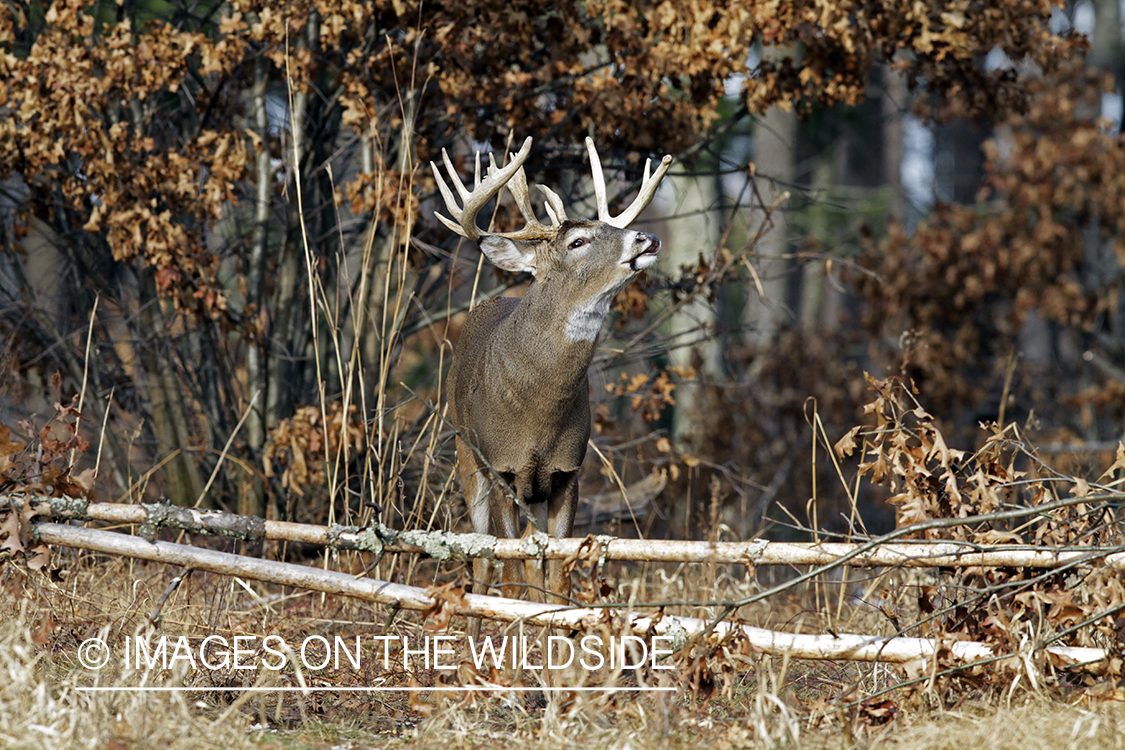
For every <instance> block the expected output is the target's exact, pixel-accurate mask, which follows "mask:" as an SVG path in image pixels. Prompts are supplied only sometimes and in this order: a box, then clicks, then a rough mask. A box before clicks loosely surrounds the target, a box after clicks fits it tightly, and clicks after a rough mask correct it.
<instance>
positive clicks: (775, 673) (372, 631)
mask: <svg viewBox="0 0 1125 750" xmlns="http://www.w3.org/2000/svg"><path fill="white" fill-rule="evenodd" d="M54 555H55V560H54V561H53V562H52V565H51V566H50V567H51V568H52V572H51V573H49V574H48V573H42V572H40V573H32V572H30V571H28V570H27V569H26V568H24V567H21V566H17V565H16V564H13V563H12V562H9V563H8V564H6V565H3V566H0V584H2V585H3V587H4V591H5V596H3V597H0V747H4V748H59V749H60V750H62V749H69V748H91V749H92V750H126V749H128V750H132V749H134V748H138V749H139V748H160V750H180V748H212V747H213V748H242V747H254V748H273V747H279V748H282V747H283V748H326V749H327V748H356V749H357V750H359V749H361V748H381V749H383V750H390V749H393V748H425V749H430V748H432V749H433V750H453V748H477V747H492V746H496V745H497V744H503V746H504V747H505V748H506V750H523V749H524V748H527V749H528V750H531V749H533V748H557V747H590V748H595V747H596V748H621V749H625V748H630V749H635V750H645V749H646V748H699V747H708V748H714V749H715V750H727V749H728V748H730V749H734V748H774V747H788V748H868V747H887V748H917V749H919V750H921V749H923V748H925V749H929V748H934V749H935V750H936V749H937V748H957V749H959V750H962V749H969V748H1013V749H1018V750H1037V749H1039V748H1043V749H1047V748H1051V749H1055V748H1084V749H1085V748H1125V703H1123V702H1121V701H1120V691H1119V690H1116V689H1113V688H1112V687H1106V686H1097V685H1095V687H1094V688H1092V689H1091V688H1088V687H1087V688H1086V689H1082V690H1079V689H1077V688H1075V687H1066V686H1065V685H1064V684H1063V683H1062V681H1060V680H1054V679H1052V678H1051V677H1050V676H1049V675H1040V678H1039V680H1038V681H1037V682H1036V684H1029V681H1028V679H1027V678H1026V675H1024V676H1023V678H1020V677H1018V676H1013V677H1011V678H1000V679H997V678H996V676H995V675H992V676H988V675H979V674H978V675H976V676H975V677H974V675H971V674H970V675H966V676H965V677H964V679H959V680H956V681H950V680H945V681H943V680H936V681H931V682H929V683H927V682H925V681H922V682H920V683H914V684H913V685H908V686H905V687H900V688H895V687H894V686H895V685H896V684H899V683H900V682H903V681H905V679H906V676H907V675H906V673H905V672H904V671H903V670H901V669H899V668H897V667H893V666H888V665H872V664H857V663H849V662H826V661H821V662H813V661H798V660H794V661H790V662H784V661H782V660H779V659H776V658H773V659H771V658H768V657H762V656H758V655H753V654H741V655H739V654H738V653H728V654H726V655H725V656H724V655H722V654H714V655H712V658H709V659H703V660H698V661H696V662H694V663H693V664H692V665H691V666H690V668H685V667H684V666H683V665H682V664H681V665H680V666H679V667H678V669H677V670H673V671H672V672H671V673H662V674H668V675H669V676H667V677H665V676H662V674H658V673H657V672H655V671H653V670H647V671H645V672H643V673H642V672H636V673H630V672H629V671H627V670H626V671H625V672H620V671H619V672H617V673H613V674H609V675H608V677H606V676H604V675H603V676H602V677H601V678H599V681H598V684H599V685H600V686H602V687H606V686H608V687H614V688H620V689H619V690H616V691H614V692H576V691H561V692H558V693H554V694H551V696H550V697H549V698H548V697H545V696H544V694H543V693H542V692H541V691H538V690H532V691H530V692H520V693H505V694H499V695H498V694H494V693H485V692H476V693H465V692H454V691H449V692H429V691H426V690H424V688H431V687H445V688H452V687H456V686H457V685H458V684H463V683H464V682H465V681H466V680H468V681H474V680H475V682H476V684H479V683H480V681H481V679H480V678H481V677H482V675H481V674H480V672H479V671H478V672H474V671H473V670H471V669H469V668H468V663H465V664H462V665H460V668H459V671H455V672H452V673H441V672H439V671H435V670H433V669H426V668H425V665H420V664H418V662H417V660H418V659H420V658H421V657H419V656H417V655H415V656H414V657H413V658H414V659H415V662H413V663H411V668H410V669H403V666H404V665H403V662H402V661H401V659H402V658H403V655H402V652H401V643H408V644H409V639H416V640H415V641H414V643H415V644H417V643H422V642H424V641H425V638H426V636H427V635H429V636H435V635H446V636H451V637H452V640H451V643H453V644H457V643H458V642H459V641H460V642H463V638H464V628H465V624H466V623H465V622H464V620H463V618H460V617H452V618H450V619H448V620H446V621H444V622H442V623H440V624H441V625H442V627H441V628H440V629H434V623H433V622H430V623H429V628H430V629H429V630H426V629H424V623H423V621H422V620H421V619H420V618H419V617H417V616H416V615H413V614H405V613H397V612H392V611H391V610H390V609H388V608H386V607H381V606H375V605H371V604H369V603H367V602H361V601H355V600H350V599H344V598H340V597H325V596H321V595H319V594H311V593H308V592H302V591H296V590H285V591H282V590H280V589H278V588H276V587H273V588H271V587H269V586H263V585H261V584H258V583H256V582H252V581H242V580H238V579H234V578H231V577H223V576H217V575H212V574H206V573H200V572H196V573H194V574H193V575H191V576H190V577H188V578H187V579H186V580H185V581H184V582H183V583H182V584H181V585H180V586H179V587H178V588H176V589H175V590H174V591H172V592H171V593H170V594H169V595H168V596H167V598H166V599H165V600H164V601H163V604H162V605H161V609H160V617H159V619H158V621H157V626H156V628H155V629H153V630H151V631H149V632H150V633H151V636H150V638H151V637H155V638H159V636H161V635H164V636H167V644H168V645H167V651H166V652H164V654H163V655H161V656H160V657H159V658H158V657H157V656H155V654H156V650H155V647H154V649H153V651H152V652H151V653H146V654H139V653H138V652H137V651H136V645H135V644H136V636H137V635H138V634H140V633H143V632H145V631H146V628H147V621H148V616H149V613H150V612H152V611H153V609H154V608H155V607H156V606H158V603H160V601H161V598H162V597H163V596H164V595H165V594H166V593H168V591H169V583H170V582H171V580H172V578H173V576H175V575H177V573H179V571H175V570H170V569H168V568H166V567H161V566H157V565H154V564H146V563H144V564H143V563H136V562H131V561H123V560H119V559H111V558H107V557H105V556H100V555H93V554H89V553H76V552H74V551H71V550H56V551H55V553H54ZM701 567H703V566H696V567H695V568H692V567H691V566H669V567H667V568H661V567H659V566H657V567H655V568H647V569H645V570H641V571H638V570H637V569H633V568H628V569H626V568H621V569H618V570H616V571H611V573H610V576H609V583H610V584H611V585H615V586H618V587H621V588H624V589H628V588H629V587H630V586H633V587H635V586H636V585H637V576H638V575H641V574H643V575H645V576H647V577H648V578H649V581H648V585H649V587H650V588H649V589H648V590H647V593H648V595H649V596H660V595H665V596H671V595H674V594H676V593H677V592H678V593H679V594H680V595H681V596H682V595H683V592H684V591H686V590H693V591H702V592H705V593H706V594H708V595H713V594H715V593H716V592H720V591H722V590H724V589H726V590H728V593H729V594H731V595H732V596H733V595H737V594H738V593H739V590H738V587H739V586H740V585H742V584H741V583H740V582H739V581H738V580H737V579H735V578H733V577H726V576H724V575H722V574H720V575H716V572H715V571H714V570H709V571H706V572H700V568H701ZM438 572H439V571H438V570H437V569H436V568H434V569H428V568H426V567H425V566H422V567H420V568H418V569H417V571H416V574H417V578H419V579H421V580H423V581H424V580H425V579H426V578H427V577H429V579H430V580H431V581H432V580H434V579H435V578H436V577H437V573H438ZM449 572H450V571H445V572H444V575H448V573H449ZM454 572H455V571H454ZM615 579H616V580H615ZM415 582H417V580H416V581H415ZM708 589H710V590H708ZM633 590H634V591H635V590H636V589H635V588H634V589H633ZM854 590H855V589H854V588H850V589H849V591H854ZM862 599H863V597H862V596H856V595H855V594H849V595H848V598H847V599H845V600H843V601H838V602H836V604H831V603H827V604H828V605H829V606H826V600H825V599H824V594H823V591H818V590H817V589H816V588H811V589H808V590H806V591H805V592H803V593H800V594H794V595H793V596H792V597H790V598H789V599H787V600H785V601H783V602H780V603H778V602H774V603H772V604H770V605H769V606H765V605H755V606H754V608H752V609H751V610H750V611H748V612H747V611H745V610H744V611H742V612H741V613H740V614H741V615H742V617H743V619H744V620H746V621H748V622H752V623H753V624H762V625H765V626H772V627H786V628H787V629H790V630H802V629H804V630H806V631H810V632H812V631H813V630H814V629H815V628H817V627H818V626H819V627H827V628H828V629H830V630H831V629H833V628H839V629H845V628H846V629H847V631H850V632H877V631H879V630H880V628H881V627H883V626H882V625H881V620H883V619H885V617H883V616H882V615H881V614H880V612H879V610H878V609H877V608H874V607H870V606H864V605H863V604H862ZM431 619H432V618H431ZM884 629H885V628H884ZM847 631H844V630H841V632H847ZM482 634H490V635H499V630H498V626H496V625H495V624H493V623H486V624H485V627H484V629H483V630H482ZM269 635H273V636H276V637H277V639H278V640H275V641H274V643H275V644H277V643H280V642H282V641H284V643H286V644H288V645H289V646H293V644H301V643H304V642H306V641H307V639H309V638H310V637H312V638H313V641H314V646H315V645H316V643H323V642H320V641H316V638H317V637H318V636H324V637H326V638H328V639H333V640H334V639H335V637H336V636H340V637H341V638H342V640H343V642H344V643H347V644H352V643H354V642H355V638H356V637H357V636H359V638H360V640H361V641H362V643H363V646H362V651H363V657H364V658H363V660H362V663H361V664H360V665H358V666H356V665H355V664H352V663H349V662H348V661H347V660H346V659H345V660H344V661H343V663H339V664H329V665H328V666H327V667H325V668H315V667H313V668H308V667H307V664H308V660H306V661H305V664H306V668H305V669H303V670H302V669H298V668H297V667H296V666H293V665H296V664H297V663H298V660H297V658H296V656H297V654H296V653H295V651H290V652H288V653H289V654H290V655H291V656H293V657H294V659H293V661H292V662H290V663H289V665H288V666H287V667H286V668H283V669H279V670H270V669H268V668H267V669H263V668H262V667H261V664H263V663H265V662H264V661H258V662H256V663H257V664H258V666H257V667H256V668H255V667H251V668H249V669H241V670H240V669H235V668H233V665H232V663H227V664H226V665H225V666H224V665H222V664H221V661H220V656H221V655H222V654H223V653H227V654H232V653H233V649H234V648H235V647H236V646H238V645H239V643H241V644H248V645H247V646H246V650H245V651H244V652H243V653H244V654H245V655H244V657H243V658H244V659H248V660H249V661H250V662H254V660H255V659H259V658H260V657H262V656H270V654H268V653H266V652H264V651H263V650H262V649H261V647H260V645H261V643H262V642H263V641H262V639H264V638H265V637H266V636H269ZM372 635H393V636H394V638H395V639H396V640H394V641H391V642H390V643H391V644H392V645H391V646H389V647H388V646H387V645H386V644H387V643H388V641H386V640H384V641H378V640H374V639H372ZM182 636H183V637H186V638H185V639H184V640H183V643H182V644H181V637H182ZM208 636H213V637H216V638H217V640H213V641H212V642H211V644H210V645H211V646H212V649H211V651H209V652H208V657H207V658H209V659H211V662H209V663H208V664H207V665H206V666H205V665H203V664H200V663H198V662H197V661H196V660H198V659H201V658H202V657H201V656H200V654H201V653H202V652H201V651H200V650H198V649H199V646H200V644H201V643H202V642H203V639H205V638H207V637H208ZM235 637H241V638H243V639H245V640H243V641H241V642H239V643H236V642H235V641H234V639H235ZM91 638H99V639H101V640H102V641H104V642H105V643H106V644H107V645H108V646H109V649H110V651H109V652H108V658H109V661H108V663H107V664H106V665H105V666H104V667H102V668H100V669H98V670H94V669H91V668H88V666H89V665H88V663H87V666H85V667H84V666H83V661H82V660H83V659H89V658H90V652H83V651H82V649H80V646H81V645H82V644H83V643H85V642H87V641H88V640H89V639H91ZM402 639H407V640H405V641H404V640H402ZM153 642H154V641H152V640H150V641H149V642H148V643H153ZM184 644H186V645H184ZM223 644H226V645H228V646H229V647H230V649H231V650H230V651H227V652H223V651H222V650H221V649H218V650H216V647H217V646H220V645H223ZM255 644H257V645H258V648H257V650H255V648H254V646H255ZM409 647H410V648H415V647H416V646H414V645H411V646H409ZM129 649H133V650H132V651H130V650H129ZM177 649H179V650H177ZM388 649H389V650H388ZM278 651H281V649H278ZM142 658H152V659H157V662H158V663H156V666H154V667H153V668H148V667H145V666H141V667H138V664H137V661H138V660H139V659H142ZM235 658H237V656H236V657H235ZM276 658H278V659H280V654H279V655H278V656H277V657H276ZM130 660H132V661H130ZM314 661H315V660H314ZM453 661H454V662H456V661H457V659H456V658H454V659H453ZM532 661H534V660H532ZM165 666H166V667H167V668H163V667H165ZM239 666H247V665H246V664H240V665H239ZM431 666H432V665H431ZM211 667H215V668H211ZM603 672H604V670H603ZM484 676H485V677H487V678H488V680H489V681H491V682H499V681H502V680H503V676H502V674H500V673H496V672H492V673H489V674H486V675H484ZM572 676H573V675H572ZM564 682H565V678H564ZM661 685H663V686H671V687H672V688H674V689H671V690H668V691H667V692H641V691H638V690H637V689H636V688H638V687H643V686H649V687H652V686H661ZM252 686H257V687H260V688H263V690H261V691H259V692H247V691H243V690H241V688H246V687H252ZM302 686H305V687H312V688H320V691H319V692H301V691H299V690H296V688H299V687H302ZM94 687H97V688H102V689H103V690H101V691H91V690H89V688H94ZM139 687H148V688H156V687H159V688H182V687H191V688H195V690H194V691H191V692H188V691H183V690H178V689H169V690H160V691H158V690H143V691H142V690H137V689H136V688H139ZM279 687H285V688H289V690H288V691H281V690H279V689H278V688H279ZM370 687H381V688H388V690H386V691H385V692H361V691H357V690H355V688H370ZM349 688H350V689H351V690H350V691H349V690H347V689H349ZM406 689H410V690H412V691H410V692H408V691H407V690H406Z"/></svg>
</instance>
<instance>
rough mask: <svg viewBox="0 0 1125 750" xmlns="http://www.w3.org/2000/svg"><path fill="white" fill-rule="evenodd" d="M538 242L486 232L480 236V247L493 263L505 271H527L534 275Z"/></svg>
mask: <svg viewBox="0 0 1125 750" xmlns="http://www.w3.org/2000/svg"><path fill="white" fill-rule="evenodd" d="M536 244H538V243H535V242H524V241H523V240H513V239H510V238H508V237H501V236H499V235H496V234H486V235H484V236H483V237H481V238H480V249H481V251H482V252H483V253H484V256H485V257H486V258H488V259H489V260H490V261H492V265H494V266H496V267H497V268H503V269H504V270H505V271H512V272H514V273H520V272H522V271H527V272H528V273H530V274H532V275H534V274H535V245H536Z"/></svg>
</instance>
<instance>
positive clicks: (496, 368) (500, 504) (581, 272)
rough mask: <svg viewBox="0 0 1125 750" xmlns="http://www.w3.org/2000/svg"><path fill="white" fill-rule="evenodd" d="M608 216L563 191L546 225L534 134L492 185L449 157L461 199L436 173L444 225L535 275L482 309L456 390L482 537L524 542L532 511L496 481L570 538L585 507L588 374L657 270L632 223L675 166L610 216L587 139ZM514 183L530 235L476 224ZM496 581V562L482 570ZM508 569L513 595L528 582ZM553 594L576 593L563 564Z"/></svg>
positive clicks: (660, 171)
mask: <svg viewBox="0 0 1125 750" xmlns="http://www.w3.org/2000/svg"><path fill="white" fill-rule="evenodd" d="M586 148H587V151H588V152H589V154H590V167H591V172H592V175H593V180H594V195H595V197H596V199H597V205H598V218H597V219H596V220H593V221H585V220H580V219H570V218H568V217H567V215H566V210H565V209H564V207H563V203H562V200H561V199H560V198H559V196H558V195H557V194H556V193H555V192H553V191H552V190H550V189H549V188H546V187H544V186H542V185H539V186H537V187H538V189H539V190H540V191H541V192H542V194H543V196H544V199H545V211H546V213H547V216H548V217H549V221H550V224H549V225H548V224H542V223H540V222H539V220H538V219H537V218H536V216H535V210H534V208H533V207H532V204H531V198H530V196H529V194H528V186H527V179H526V177H525V175H524V171H523V164H524V162H525V161H526V160H527V157H528V155H529V154H530V152H531V139H530V138H528V139H527V140H526V141H524V143H523V146H522V147H521V148H520V150H519V152H517V153H515V154H512V155H511V158H510V161H509V162H508V164H507V165H506V166H504V167H503V168H501V167H499V166H497V164H496V161H495V159H493V158H492V157H491V156H490V157H489V165H488V168H487V170H486V174H485V176H484V178H483V179H482V178H481V169H480V155H479V154H478V155H477V160H476V170H475V175H474V180H473V189H472V190H469V189H468V188H466V187H465V185H464V183H462V182H461V179H460V178H459V177H458V176H457V173H456V171H455V169H454V167H453V164H452V163H451V162H450V160H449V157H448V155H447V154H446V153H445V151H442V160H443V161H444V163H445V168H446V171H447V173H448V176H449V182H450V183H451V184H452V185H453V188H454V189H455V190H456V193H457V195H456V196H455V195H454V193H453V190H451V189H450V187H449V184H447V183H446V181H445V179H444V178H443V177H442V174H441V171H440V170H439V169H438V167H437V165H436V164H431V166H432V167H433V171H434V177H435V178H436V180H437V184H438V189H439V191H440V192H441V195H442V197H443V198H444V199H445V205H446V209H447V210H448V211H449V214H450V216H451V217H452V219H450V218H447V217H445V216H442V215H441V214H437V218H438V219H439V220H440V221H441V222H442V223H443V224H445V226H447V227H449V228H450V229H451V230H452V231H454V232H456V233H457V234H459V235H461V236H462V237H465V238H467V239H469V240H473V241H475V242H477V243H478V244H479V245H480V248H481V250H482V251H483V252H484V254H485V256H486V257H487V258H488V259H489V260H490V261H491V262H492V263H493V264H494V265H496V266H498V267H500V268H503V269H505V270H508V271H516V272H520V271H527V272H529V273H531V274H532V275H533V276H534V277H535V280H534V281H533V282H532V284H531V286H530V287H529V288H528V290H527V293H526V294H525V295H524V297H523V299H522V300H520V299H513V298H506V297H501V298H496V299H492V300H490V301H488V302H486V303H483V304H481V305H478V306H477V307H476V308H475V309H474V310H473V311H472V312H471V313H470V314H469V317H468V318H467V320H466V322H465V326H464V328H463V329H462V333H461V339H460V341H459V342H458V344H457V350H456V353H455V356H454V362H453V366H452V368H451V370H450V374H449V381H448V387H447V395H448V400H449V406H450V414H451V419H452V422H453V424H454V426H455V427H456V429H457V432H458V435H457V470H458V474H459V476H460V480H461V486H462V489H463V490H464V492H465V497H466V501H467V503H468V505H469V509H470V512H471V515H472V518H473V526H474V528H475V530H476V531H477V532H479V533H492V534H495V535H498V536H506V537H515V536H518V534H519V530H518V522H519V508H518V507H517V506H516V504H515V503H514V502H513V501H512V499H511V497H510V496H509V495H507V494H506V493H505V492H504V491H503V490H502V486H501V483H500V482H499V481H497V479H500V480H503V482H504V483H505V484H507V485H509V486H510V487H511V489H512V490H513V491H514V493H515V495H516V497H518V498H519V500H520V501H521V504H523V505H524V506H525V507H526V508H527V509H528V511H529V515H530V516H531V517H532V519H533V522H534V523H535V525H536V526H537V527H538V529H539V530H540V531H549V533H551V534H552V535H553V536H556V537H564V536H569V535H570V533H571V530H572V527H573V522H574V512H575V509H576V508H577V504H578V470H579V467H580V465H581V463H582V459H583V458H584V457H585V454H586V443H587V441H588V440H589V437H590V403H589V382H588V380H587V370H588V368H589V366H590V361H591V358H592V356H593V351H594V344H595V342H596V340H597V336H598V334H599V332H600V331H601V327H602V323H603V322H604V320H605V317H606V315H607V314H608V313H609V308H610V304H611V303H612V301H613V298H614V296H616V294H617V293H618V292H619V291H620V290H621V289H622V288H623V287H624V286H625V285H626V284H628V283H629V281H630V280H632V279H633V278H634V277H635V276H636V275H637V274H638V273H640V272H641V271H642V270H644V269H646V268H648V267H650V266H651V265H652V264H653V263H655V262H656V259H657V253H658V252H659V250H660V240H659V239H657V238H656V237H655V236H654V235H652V234H648V233H644V232H637V231H634V230H631V229H629V228H628V226H629V224H631V223H632V222H633V221H635V220H636V218H637V217H638V216H639V215H640V213H641V212H642V211H643V210H644V209H645V207H646V206H647V205H648V204H649V202H651V201H652V198H653V196H654V195H655V194H656V189H657V187H658V186H659V185H660V181H661V180H662V179H663V177H664V174H665V173H666V172H667V171H668V167H669V166H670V165H671V162H672V157H670V156H665V157H664V158H663V160H662V161H661V162H660V164H659V166H658V167H657V169H656V172H655V173H652V172H651V171H650V168H651V162H646V163H645V172H644V178H643V180H642V182H641V188H640V192H639V193H638V195H637V197H636V199H635V200H634V201H633V202H632V204H630V205H629V207H628V208H626V209H625V210H624V211H623V212H622V213H620V214H619V215H618V216H611V215H610V211H609V203H608V201H607V198H606V184H605V177H604V175H603V174H602V168H601V162H600V160H599V159H598V153H597V150H596V149H595V148H594V143H593V141H592V140H591V139H589V138H587V139H586ZM504 187H507V189H508V191H509V192H510V193H511V194H512V197H513V198H514V199H515V202H516V206H517V207H518V208H519V211H520V213H521V214H522V215H523V218H524V221H525V226H524V228H523V229H520V230H518V231H515V232H486V231H482V230H481V229H480V227H479V226H478V225H477V221H476V217H477V214H478V213H479V212H480V210H481V209H482V208H483V207H484V205H485V204H486V203H488V201H489V200H491V199H492V198H493V197H495V196H496V195H497V194H498V193H499V192H500V190H501V189H502V188H504ZM526 568H527V580H528V583H530V584H531V585H532V587H533V590H534V589H536V588H538V589H539V590H542V584H543V568H542V567H541V566H540V565H538V564H537V562H529V563H528V564H527V566H526ZM473 570H474V576H475V577H476V578H477V579H478V580H480V581H482V582H485V581H486V579H487V565H486V564H485V561H483V560H478V561H475V562H474V567H473ZM516 577H517V574H516V570H515V565H514V563H511V562H509V563H505V566H504V575H503V580H504V583H505V593H506V594H507V595H509V596H511V595H514V593H515V589H512V588H509V586H508V584H511V583H512V582H514V581H515V580H516ZM550 579H551V580H550V587H551V590H552V591H554V592H558V593H560V594H565V589H566V588H568V587H565V582H564V581H563V580H562V576H561V568H560V567H559V566H558V565H555V566H552V569H551V575H550Z"/></svg>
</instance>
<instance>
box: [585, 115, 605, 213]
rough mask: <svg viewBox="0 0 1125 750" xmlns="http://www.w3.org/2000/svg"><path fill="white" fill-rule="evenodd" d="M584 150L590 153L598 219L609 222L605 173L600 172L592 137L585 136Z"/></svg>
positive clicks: (599, 160) (600, 164) (599, 162)
mask: <svg viewBox="0 0 1125 750" xmlns="http://www.w3.org/2000/svg"><path fill="white" fill-rule="evenodd" d="M586 151H588V152H589V154H590V175H591V176H592V177H593V178H594V197H595V198H596V199H597V201H598V221H604V222H606V223H607V224H608V223H609V220H610V216H609V203H608V202H607V201H606V197H605V175H604V174H602V162H601V159H599V158H598V150H597V149H596V148H594V139H593V138H590V137H587V138H586Z"/></svg>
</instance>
